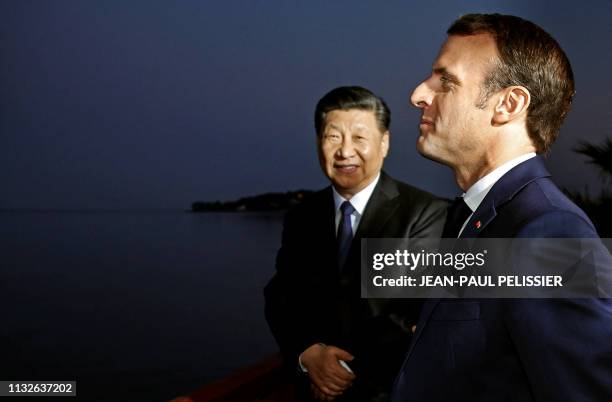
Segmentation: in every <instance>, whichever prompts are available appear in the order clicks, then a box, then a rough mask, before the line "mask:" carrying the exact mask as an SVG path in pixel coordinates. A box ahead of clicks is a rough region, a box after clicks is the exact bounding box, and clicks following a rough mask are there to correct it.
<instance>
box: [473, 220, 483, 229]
mask: <svg viewBox="0 0 612 402" xmlns="http://www.w3.org/2000/svg"><path fill="white" fill-rule="evenodd" d="M474 226H476V229H480V227H481V226H482V222H480V221H476V223H474Z"/></svg>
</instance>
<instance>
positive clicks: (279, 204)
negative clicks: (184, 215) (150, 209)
mask: <svg viewBox="0 0 612 402" xmlns="http://www.w3.org/2000/svg"><path fill="white" fill-rule="evenodd" d="M312 193H313V191H311V190H297V191H287V192H286V193H265V194H260V195H255V196H251V197H243V198H240V199H238V200H236V201H225V202H221V201H214V202H204V201H196V202H194V203H193V204H191V212H256V211H257V212H260V211H282V210H285V209H288V208H290V207H292V206H293V205H297V204H299V203H301V202H302V201H304V199H306V198H307V197H308V196H309V195H311V194H312Z"/></svg>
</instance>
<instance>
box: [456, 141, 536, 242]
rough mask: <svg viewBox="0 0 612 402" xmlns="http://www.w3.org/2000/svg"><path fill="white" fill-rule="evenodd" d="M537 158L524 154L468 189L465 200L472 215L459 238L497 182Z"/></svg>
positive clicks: (464, 224) (532, 153) (531, 154)
mask: <svg viewBox="0 0 612 402" xmlns="http://www.w3.org/2000/svg"><path fill="white" fill-rule="evenodd" d="M535 156H536V154H535V152H530V153H528V154H524V155H521V156H518V157H516V158H514V159H511V160H509V161H508V162H506V163H504V164H503V165H501V166H499V167H497V168H496V169H495V170H493V171H492V172H491V173H489V174H487V175H486V176H484V177H483V178H481V179H480V180H478V181H477V182H476V183H474V184H472V186H471V187H470V188H468V190H467V191H466V192H465V193H463V195H462V197H463V200H464V201H465V203H466V204H467V206H468V207H470V209H471V210H472V213H471V214H470V216H469V217H468V218H467V219H466V220H465V222H463V226H461V230H460V231H459V235H458V236H461V233H463V229H465V226H466V225H467V223H468V222H469V221H470V219H471V218H472V215H474V212H475V211H476V210H477V209H478V206H479V205H480V203H481V202H482V200H484V198H485V197H486V196H487V194H488V193H489V190H491V187H493V185H494V184H495V183H497V181H498V180H499V179H501V178H502V176H503V175H505V174H506V173H508V172H509V171H510V170H511V169H512V168H513V167H515V166H517V165H518V164H520V163H523V162H525V161H526V160H528V159H531V158H533V157H535Z"/></svg>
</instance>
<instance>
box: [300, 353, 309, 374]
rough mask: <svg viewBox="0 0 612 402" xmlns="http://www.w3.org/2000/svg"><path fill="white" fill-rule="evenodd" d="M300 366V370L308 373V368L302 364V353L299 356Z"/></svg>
mask: <svg viewBox="0 0 612 402" xmlns="http://www.w3.org/2000/svg"><path fill="white" fill-rule="evenodd" d="M298 366H299V368H300V370H301V371H302V373H308V369H307V368H306V367H305V366H304V365H303V364H302V355H301V354H300V355H299V356H298Z"/></svg>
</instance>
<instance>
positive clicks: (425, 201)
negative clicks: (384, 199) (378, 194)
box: [394, 180, 449, 208]
mask: <svg viewBox="0 0 612 402" xmlns="http://www.w3.org/2000/svg"><path fill="white" fill-rule="evenodd" d="M394 182H395V184H396V185H397V189H398V191H399V195H400V197H401V199H402V201H403V202H405V203H409V204H411V205H413V206H416V205H422V206H423V207H426V206H431V207H436V208H446V207H447V206H448V205H449V201H448V200H446V199H444V198H440V197H438V196H435V195H433V194H431V193H430V192H427V191H425V190H421V189H420V188H417V187H414V186H412V185H410V184H408V183H404V182H402V181H399V180H394Z"/></svg>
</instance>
